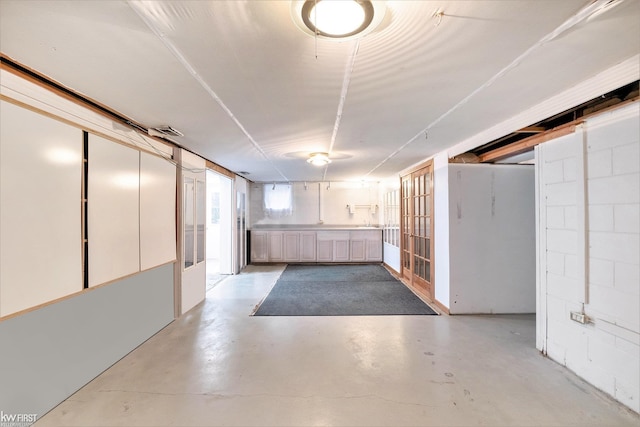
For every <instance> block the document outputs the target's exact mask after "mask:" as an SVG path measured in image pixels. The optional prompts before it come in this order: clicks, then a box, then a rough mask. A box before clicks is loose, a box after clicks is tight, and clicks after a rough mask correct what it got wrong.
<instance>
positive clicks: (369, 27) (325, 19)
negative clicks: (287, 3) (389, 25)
mask: <svg viewBox="0 0 640 427" xmlns="http://www.w3.org/2000/svg"><path fill="white" fill-rule="evenodd" d="M385 12H386V7H385V5H384V2H383V1H380V0H292V2H291V17H292V19H293V21H294V22H295V23H296V25H297V26H298V27H299V28H300V29H301V30H302V31H304V32H305V33H307V34H309V35H311V36H314V37H317V38H324V39H329V40H345V39H347V40H348V39H353V38H357V37H362V36H364V35H366V34H367V33H369V32H371V31H373V30H374V29H375V28H376V27H377V26H378V24H380V22H381V21H382V19H383V18H384V15H385Z"/></svg>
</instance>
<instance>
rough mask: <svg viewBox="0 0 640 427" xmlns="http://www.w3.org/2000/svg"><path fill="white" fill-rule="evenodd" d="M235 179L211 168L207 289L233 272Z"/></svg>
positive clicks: (207, 219)
mask: <svg viewBox="0 0 640 427" xmlns="http://www.w3.org/2000/svg"><path fill="white" fill-rule="evenodd" d="M233 213H234V212H233V180H231V179H230V178H228V177H226V176H224V175H221V174H219V173H216V172H214V171H211V170H207V218H206V221H207V251H206V254H207V292H208V291H209V290H210V289H212V288H213V287H214V286H215V285H217V284H218V283H220V282H221V281H222V280H223V279H225V278H226V276H227V275H229V274H233V257H232V254H233V249H232V248H233V234H232V231H233V230H234V227H233V222H232V221H233Z"/></svg>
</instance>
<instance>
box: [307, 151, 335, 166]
mask: <svg viewBox="0 0 640 427" xmlns="http://www.w3.org/2000/svg"><path fill="white" fill-rule="evenodd" d="M307 162H308V163H311V164H312V165H314V166H325V165H328V164H329V163H331V159H330V158H329V155H328V154H327V153H311V155H310V156H309V158H308V159H307Z"/></svg>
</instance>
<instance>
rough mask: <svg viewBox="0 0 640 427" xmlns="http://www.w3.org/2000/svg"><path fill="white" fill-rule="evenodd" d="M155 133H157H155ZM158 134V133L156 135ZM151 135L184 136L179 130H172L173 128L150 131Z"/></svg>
mask: <svg viewBox="0 0 640 427" xmlns="http://www.w3.org/2000/svg"><path fill="white" fill-rule="evenodd" d="M154 131H155V132H154ZM156 132H157V133H156ZM149 135H151V136H160V137H163V136H184V134H183V133H182V132H180V131H179V130H177V129H175V128H172V127H171V126H158V127H155V128H151V129H149Z"/></svg>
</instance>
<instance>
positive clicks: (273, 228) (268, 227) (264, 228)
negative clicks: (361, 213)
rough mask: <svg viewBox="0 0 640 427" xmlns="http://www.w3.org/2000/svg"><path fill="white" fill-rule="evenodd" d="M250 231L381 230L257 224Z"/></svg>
mask: <svg viewBox="0 0 640 427" xmlns="http://www.w3.org/2000/svg"><path fill="white" fill-rule="evenodd" d="M250 230H251V231H332V230H344V231H351V230H382V228H381V227H378V226H375V225H371V226H365V225H361V226H358V225H340V224H337V225H336V224H257V225H254V226H252V227H251V229H250Z"/></svg>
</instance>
